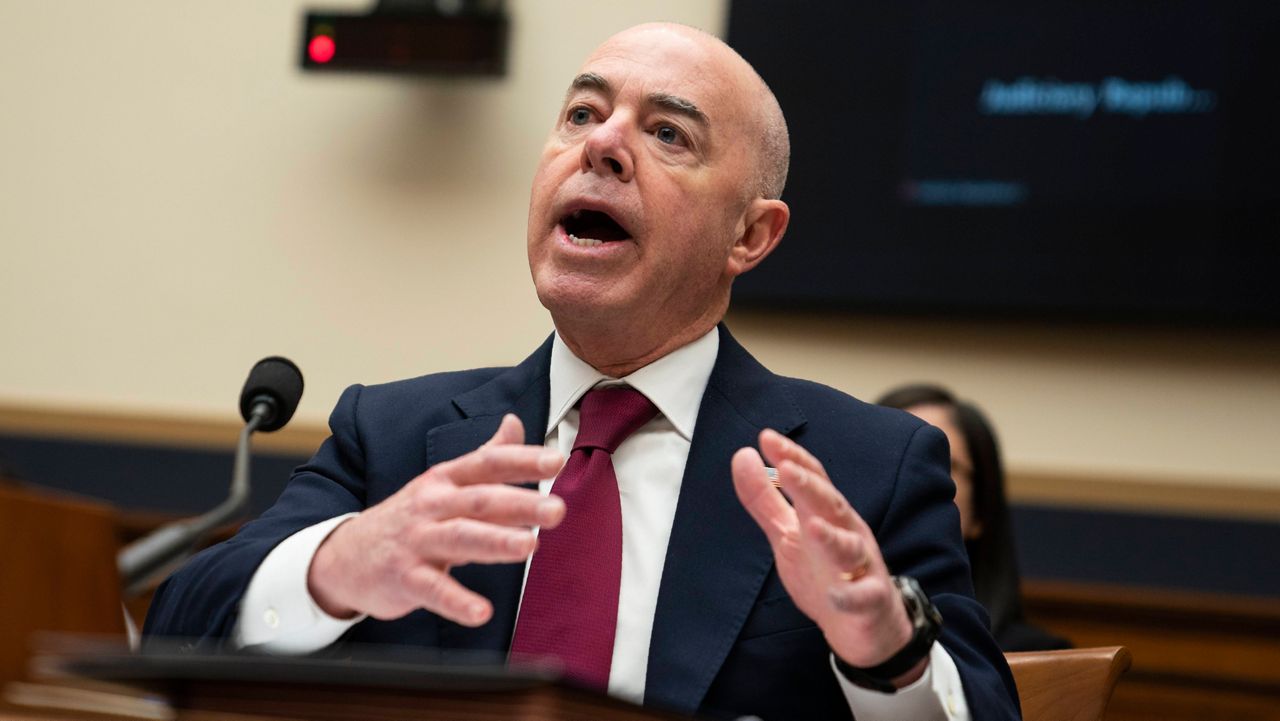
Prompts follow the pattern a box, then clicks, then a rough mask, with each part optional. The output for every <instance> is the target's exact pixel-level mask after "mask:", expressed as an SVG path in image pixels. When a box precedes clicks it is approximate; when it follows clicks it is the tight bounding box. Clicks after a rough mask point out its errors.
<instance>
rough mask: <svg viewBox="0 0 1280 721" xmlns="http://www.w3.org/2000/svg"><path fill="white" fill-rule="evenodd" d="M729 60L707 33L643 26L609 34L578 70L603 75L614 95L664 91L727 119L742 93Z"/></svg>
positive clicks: (737, 111) (711, 115)
mask: <svg viewBox="0 0 1280 721" xmlns="http://www.w3.org/2000/svg"><path fill="white" fill-rule="evenodd" d="M734 60H736V58H734V57H732V55H731V54H730V53H728V52H727V51H726V50H725V49H724V48H720V47H717V46H716V44H715V41H714V40H712V39H710V38H705V39H704V38H699V37H694V36H690V35H687V34H684V33H679V32H676V31H673V30H669V29H665V28H649V29H642V30H635V31H629V32H625V33H622V34H620V35H616V36H614V37H613V38H610V39H609V40H607V41H606V42H605V43H604V44H603V45H601V46H600V47H599V48H597V49H596V51H595V52H594V53H592V54H591V56H590V57H589V58H587V61H586V62H585V63H584V64H583V66H582V69H581V71H580V72H581V73H595V74H597V75H599V76H601V77H603V78H604V79H605V80H606V81H607V82H608V83H609V87H610V89H611V90H612V91H613V92H614V93H615V94H616V95H617V96H618V97H620V98H625V97H626V96H628V95H631V94H634V95H636V96H637V97H643V96H647V95H652V94H655V93H666V94H670V95H674V96H677V97H680V98H682V99H685V100H688V101H690V102H692V103H694V104H695V105H697V106H698V108H699V109H701V110H702V111H703V112H704V113H706V114H707V115H708V117H709V118H710V119H711V120H712V122H713V123H714V122H715V121H716V120H717V119H720V120H721V121H722V122H726V123H727V121H728V120H729V119H731V118H734V117H736V116H738V115H739V114H740V108H739V107H738V104H739V103H740V101H741V97H742V96H743V94H744V93H745V86H744V84H743V83H742V79H741V78H740V77H739V73H738V72H735V71H736V70H738V69H737V68H735V67H734V62H733V61H734ZM739 62H740V61H739Z"/></svg>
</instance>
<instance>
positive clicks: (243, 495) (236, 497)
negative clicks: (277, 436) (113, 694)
mask: <svg viewBox="0 0 1280 721" xmlns="http://www.w3.org/2000/svg"><path fill="white" fill-rule="evenodd" d="M302 389H303V381H302V373H301V371H299V370H298V367H297V366H296V365H294V364H293V362H292V361H290V360H288V359H287V358H281V357H279V356H272V357H270V358H263V359H262V360H260V361H258V362H257V363H256V364H255V365H254V366H253V369H252V370H251V371H250V372H249V379H248V380H247V381H245V385H244V389H243V390H242V391H241V392H240V413H241V415H242V416H243V417H244V419H245V425H244V427H243V428H242V429H241V430H240V438H239V440H238V441H237V442H236V455H235V461H234V464H233V466H232V471H231V490H230V492H229V493H228V494H227V499H226V500H225V501H223V502H222V503H220V504H218V505H217V506H216V507H215V508H213V509H212V510H210V511H208V512H206V513H204V514H201V515H199V516H196V517H195V518H186V519H183V520H180V521H174V522H173V523H170V524H167V525H165V526H162V527H160V528H158V529H156V530H155V531H153V532H152V533H150V534H148V535H146V536H144V537H142V538H140V539H138V540H137V541H134V542H133V543H131V544H129V545H128V546H126V547H124V548H123V549H121V550H120V553H119V554H117V556H116V568H117V569H118V571H119V573H120V580H121V583H122V584H123V585H124V589H125V595H127V596H132V595H136V594H138V593H139V592H141V591H143V590H145V588H146V586H147V584H148V583H149V582H150V581H151V579H152V578H154V577H155V576H156V575H158V574H159V573H161V572H163V571H165V570H166V569H168V567H169V566H170V564H172V563H174V562H175V561H177V560H179V559H181V558H184V557H186V556H187V555H188V554H190V552H191V550H192V548H193V547H194V546H195V545H196V543H198V542H199V541H200V540H201V539H202V538H204V537H205V536H206V535H208V534H209V533H210V532H211V531H213V530H214V529H216V528H217V527H218V526H221V525H222V524H224V523H228V522H230V521H232V520H233V519H235V518H236V517H238V516H239V515H240V513H241V512H242V511H243V510H244V507H245V506H246V505H247V504H248V502H249V458H250V437H251V436H252V435H253V433H254V431H259V430H260V431H266V432H269V431H274V430H278V429H280V428H282V427H284V425H285V424H286V423H288V422H289V419H291V418H292V417H293V412H294V411H295V410H297V408H298V401H300V400H301V399H302Z"/></svg>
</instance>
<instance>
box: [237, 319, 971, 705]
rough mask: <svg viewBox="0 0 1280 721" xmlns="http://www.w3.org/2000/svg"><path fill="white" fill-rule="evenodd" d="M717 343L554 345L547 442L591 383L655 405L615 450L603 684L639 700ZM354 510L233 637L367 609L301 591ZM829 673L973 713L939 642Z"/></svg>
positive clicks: (886, 697)
mask: <svg viewBox="0 0 1280 721" xmlns="http://www.w3.org/2000/svg"><path fill="white" fill-rule="evenodd" d="M719 345H720V337H719V333H718V332H717V331H716V330H715V329H713V330H712V331H711V332H709V333H707V334H706V335H704V336H702V337H701V338H699V339H698V340H696V341H694V342H693V343H690V344H688V345H686V346H684V347H682V348H680V349H678V350H676V351H674V352H672V353H670V354H668V355H666V356H664V357H663V358H660V359H658V360H656V361H654V362H653V363H650V364H649V365H647V366H645V367H644V368H641V369H639V370H637V371H636V372H634V373H632V374H631V375H629V376H626V377H625V378H622V379H613V378H608V377H606V376H605V375H603V374H601V373H600V372H599V371H597V370H596V369H595V368H593V367H591V366H590V365H588V364H587V363H585V362H583V361H582V360H580V359H579V358H577V357H576V356H574V355H573V353H572V352H571V351H570V350H569V348H568V346H566V345H565V344H564V342H563V341H562V340H561V339H560V337H559V335H557V336H556V337H555V340H554V342H553V345H552V348H551V379H550V381H551V402H550V408H549V413H548V418H547V427H546V443H545V444H546V446H547V447H548V448H555V449H557V450H558V451H560V452H561V453H562V454H563V455H564V456H565V457H566V458H567V457H568V456H569V454H570V452H571V451H572V449H573V441H574V439H575V438H576V437H577V434H578V410H577V409H576V408H575V406H576V405H577V402H578V400H579V399H580V398H581V397H582V395H583V394H584V393H586V392H587V391H588V390H590V389H591V388H593V387H595V386H596V385H617V384H625V385H629V386H631V387H632V388H635V389H636V390H638V391H640V392H641V393H643V394H644V395H645V396H646V397H647V398H648V399H649V400H650V401H652V402H653V404H654V405H655V406H657V407H658V410H659V414H658V415H657V417H655V418H654V419H653V420H651V421H649V422H648V423H646V424H645V425H644V426H642V427H641V428H640V429H639V430H638V431H636V432H635V433H634V434H633V435H632V436H630V437H629V438H628V439H627V440H625V441H623V443H622V445H620V446H619V447H618V449H617V451H615V452H614V454H613V465H614V471H615V475H616V476H617V479H618V492H619V495H620V500H621V506H622V576H621V583H620V590H619V596H618V626H617V635H616V637H615V640H614V646H613V663H612V667H611V671H610V674H609V689H608V690H609V694H610V695H611V696H615V697H618V698H622V699H626V700H629V701H633V702H635V703H640V702H641V701H642V700H643V699H644V684H645V676H646V673H647V671H648V662H649V640H650V638H651V636H652V632H653V618H654V615H655V612H656V609H657V605H658V588H659V585H660V583H661V581H662V569H663V564H664V563H665V560H666V555H667V543H668V541H669V540H670V538H671V525H672V523H673V522H674V520H675V512H676V503H677V501H678V500H679V497H680V484H681V480H682V479H683V477H684V467H685V463H686V461H687V460H688V457H689V446H690V442H691V441H692V439H693V431H694V424H695V423H696V422H697V418H698V408H699V406H700V405H701V402H702V395H703V392H704V391H705V390H706V386H707V380H708V379H709V378H710V376H711V369H712V367H713V366H714V365H715V360H716V355H717V353H718V351H719ZM553 480H554V479H545V480H543V481H541V482H540V483H539V486H538V487H539V489H540V490H541V492H542V493H544V494H546V493H548V492H550V491H551V489H552V487H553ZM350 515H354V514H349V515H347V516H339V517H337V518H333V519H330V520H328V521H324V522H322V523H319V524H316V525H315V526H311V527H309V528H306V529H303V530H302V531H299V532H298V533H296V534H294V535H293V536H290V537H289V538H288V539H286V540H285V541H283V542H282V543H281V544H280V545H279V546H277V547H276V548H275V549H274V550H273V551H272V552H271V553H270V554H269V555H268V556H267V557H266V559H264V560H263V562H262V565H260V566H259V567H258V570H257V571H256V572H255V573H254V576H253V579H252V580H251V582H250V584H249V587H248V589H247V590H246V592H245V596H244V600H243V601H242V602H241V608H240V621H239V623H238V624H237V626H236V631H235V642H236V644H237V645H239V646H254V647H256V648H259V649H260V650H265V651H270V652H276V653H307V652H311V651H316V650H319V649H321V648H323V647H325V646H327V645H329V644H330V643H333V642H334V641H335V640H337V639H338V637H339V636H341V635H342V634H343V633H344V632H345V631H346V630H347V629H348V628H349V627H350V626H351V625H353V624H355V623H357V622H359V621H360V620H362V619H363V617H357V618H354V619H349V620H344V619H336V618H333V617H331V616H329V615H328V614H326V613H324V611H323V610H321V609H320V607H319V606H318V605H316V603H315V601H314V600H313V599H312V598H311V595H310V593H308V591H307V570H308V568H309V567H310V563H311V558H312V557H313V556H314V555H315V552H316V549H317V548H319V546H320V543H321V542H322V541H323V540H324V539H325V537H327V536H328V534H329V533H330V532H332V530H333V529H334V528H335V527H337V525H338V524H340V523H341V522H342V521H344V520H346V519H347V518H349V517H350ZM525 573H526V574H527V573H528V564H527V563H526V565H525ZM833 664H834V660H833ZM832 673H833V674H835V675H836V678H837V679H838V680H839V682H840V686H841V688H842V689H843V690H844V693H845V697H846V698H847V699H848V702H849V704H850V707H851V708H852V709H853V711H854V713H855V715H856V716H857V718H858V719H859V720H860V721H877V720H879V719H885V720H886V721H887V720H888V719H905V718H909V719H917V720H920V721H928V720H931V719H939V720H943V719H945V720H946V721H968V719H969V718H970V716H969V710H968V706H967V704H966V703H965V698H964V689H963V687H962V685H961V681H960V676H959V672H958V671H957V670H956V666H955V662H954V661H953V660H952V659H951V656H950V655H949V654H948V653H947V652H946V650H945V649H944V648H943V647H942V646H941V645H940V644H937V643H935V644H934V645H933V648H932V649H931V651H930V664H929V668H928V670H927V671H926V672H925V674H924V676H923V677H922V678H921V679H919V680H918V681H916V682H915V683H913V684H911V685H910V686H908V687H906V688H904V689H901V690H899V691H898V692H897V693H896V694H882V693H878V692H876V691H871V690H868V689H863V688H859V687H857V686H854V685H852V684H850V683H849V682H847V681H846V680H845V679H844V677H843V676H841V675H840V674H839V673H838V672H837V671H835V668H834V665H833V666H832Z"/></svg>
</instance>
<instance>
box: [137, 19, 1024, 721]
mask: <svg viewBox="0 0 1280 721" xmlns="http://www.w3.org/2000/svg"><path fill="white" fill-rule="evenodd" d="M788 154H789V145H788V139H787V135H786V125H785V121H784V120H783V117H782V113H781V110H780V109H779V108H778V105H777V101H776V100H775V99H774V97H773V94H772V93H771V92H770V91H769V89H768V88H767V87H766V86H765V84H764V82H763V81H762V80H761V79H760V78H759V76H758V75H757V74H756V73H755V72H754V70H753V69H752V68H751V67H750V66H749V65H748V64H747V63H746V62H745V61H744V60H743V59H742V58H741V57H739V56H738V55H737V54H736V53H735V52H734V51H733V50H731V49H730V48H729V47H728V46H726V45H724V44H723V43H722V42H720V41H719V40H717V39H715V38H714V37H711V36H709V35H706V34H705V33H702V32H700V31H696V30H692V29H690V28H685V27H681V26H674V25H644V26H639V27H637V28H632V29H630V30H627V31H624V32H622V33H619V34H618V35H616V36H614V37H613V38H610V39H609V40H608V41H606V42H605V43H604V44H603V45H601V46H600V47H599V48H598V49H597V50H596V51H595V52H594V53H593V54H592V55H591V57H590V58H588V60H587V62H586V64H585V65H584V66H583V68H582V70H581V72H580V73H579V74H578V75H577V76H576V77H575V78H574V79H573V81H572V82H571V84H570V88H569V91H568V94H567V96H566V99H565V104H564V107H563V110H562V112H561V114H560V117H559V119H558V120H557V122H556V124H555V127H554V129H553V130H552V133H551V136H550V138H549V139H548V141H547V144H546V146H545V147H544V150H543V154H542V159H541V161H540V163H539V167H538V171H537V174H536V176H535V179H534V184H533V194H532V198H531V201H530V210H529V232H528V254H529V263H530V268H531V271H532V274H533V279H534V284H535V286H536V288H537V291H538V297H539V299H540V300H541V302H542V303H543V305H544V306H546V307H547V309H548V310H549V311H550V312H551V315H552V318H553V320H554V322H555V328H556V332H555V334H554V335H553V336H552V337H551V338H550V339H548V341H547V342H546V343H545V344H543V346H542V347H541V348H539V349H538V350H537V351H535V352H534V354H533V355H531V356H530V357H529V358H528V359H526V360H525V361H524V362H523V363H521V364H520V365H518V366H515V367H513V368H507V369H482V370H473V371H465V372H460V373H448V374H438V375H432V376H426V377H423V378H418V379H413V380H409V381H402V382H399V383H392V384H387V385H383V386H375V387H369V388H363V387H359V386H356V387H353V388H350V389H348V390H347V392H346V393H344V395H343V397H342V399H341V400H340V401H339V403H338V406H337V408H336V409H335V410H334V413H333V416H332V418H331V421H330V424H331V426H332V430H333V436H332V437H331V438H330V439H329V440H328V441H326V442H325V444H324V445H323V447H322V448H321V449H320V451H319V452H318V453H317V455H316V456H315V458H313V459H312V461H311V462H309V463H308V464H307V465H304V466H302V467H301V468H299V469H298V471H297V472H296V473H295V476H294V478H293V479H292V480H291V482H290V485H289V487H288V488H287V489H286V491H285V492H284V494H283V495H282V496H281V498H280V500H279V501H278V502H277V504H276V505H275V506H273V507H272V508H271V509H270V510H268V511H267V512H266V513H265V514H263V516H262V517H261V518H259V519H258V520H256V521H254V522H252V523H250V524H247V525H246V526H245V527H244V528H243V529H242V530H241V532H240V533H239V534H237V536H236V537H234V538H233V539H231V540H230V541H228V542H227V543H225V544H222V545H221V546H218V547H215V548H214V549H210V550H209V551H206V552H205V553H203V554H201V555H200V556H197V557H196V558H195V559H193V561H192V562H191V563H189V564H188V565H187V566H186V567H185V568H184V569H182V570H181V571H180V572H179V573H177V574H175V576H174V577H173V578H172V579H170V580H169V581H167V582H166V584H165V585H164V586H163V587H162V588H161V589H160V591H159V592H158V593H157V596H156V599H155V601H154V603H153V607H152V612H151V614H150V615H149V617H148V619H147V629H146V631H147V633H148V634H150V635H172V636H187V637H194V638H198V639H200V641H199V642H200V643H203V644H206V645H209V646H217V645H219V644H222V643H227V642H230V643H232V644H234V645H238V646H252V647H258V648H262V649H265V650H270V651H275V652H309V651H314V650H318V649H320V648H323V647H325V646H328V645H329V644H332V643H335V642H346V641H361V642H392V643H409V644H419V645H426V646H431V647H434V648H438V649H443V650H444V651H446V652H448V651H451V650H455V649H457V650H471V649H488V650H492V651H495V652H500V653H507V652H508V651H511V652H512V654H513V656H514V655H518V654H520V653H522V652H524V653H532V654H539V655H541V654H549V655H551V656H552V657H556V658H559V659H560V660H561V661H562V662H563V664H564V667H565V671H566V674H567V676H568V678H569V679H571V680H572V681H574V682H576V683H579V684H581V685H585V686H589V687H596V688H599V689H601V690H607V691H608V692H609V693H611V694H613V695H615V696H619V697H622V698H627V699H631V700H634V701H636V702H643V703H645V704H650V705H654V706H661V707H666V708H671V709H676V710H681V711H686V712H697V713H701V714H706V715H710V716H717V717H728V718H733V717H736V716H739V715H743V714H753V715H757V716H760V717H762V718H765V719H809V718H813V719H818V718H849V717H850V716H851V714H856V715H857V717H858V718H859V719H863V720H864V721H865V720H866V719H879V718H910V719H932V718H938V719H944V718H945V719H968V718H982V719H1007V718H1016V717H1017V715H1018V712H1017V701H1016V693H1015V690H1014V687H1013V682H1012V679H1011V677H1010V675H1009V672H1008V668H1007V666H1006V665H1005V664H1004V661H1003V657H1002V656H1001V655H1000V654H999V650H998V649H997V648H996V646H995V644H994V642H993V641H992V640H991V638H990V635H989V633H987V631H986V618H985V616H984V615H983V612H982V611H981V608H980V607H979V606H978V604H977V603H976V602H975V601H974V600H973V598H972V588H971V584H970V581H969V580H968V579H969V576H968V567H967V564H966V560H965V556H964V550H963V546H962V544H961V540H960V533H959V526H958V519H957V516H956V512H955V507H954V505H953V504H952V503H951V497H952V494H953V491H954V489H953V486H952V484H951V482H950V479H949V476H948V472H947V466H946V460H947V451H946V445H945V440H944V438H943V437H942V436H941V434H940V433H939V432H938V431H937V430H936V429H933V428H931V427H929V426H927V425H924V424H922V423H920V422H919V421H916V420H913V419H911V418H910V417H908V416H906V415H905V414H900V413H896V412H894V411H889V410H886V409H878V408H875V407H872V406H868V405H866V404H863V403H861V402H859V401H856V400H854V399H852V398H849V397H848V396H845V395H843V394H841V393H839V392H837V391H834V390H832V389H829V388H826V387H823V386H819V385H817V384H813V383H808V382H805V381H799V380H795V379H788V378H782V377H779V376H775V375H773V374H772V373H770V372H769V371H768V370H766V369H765V368H764V367H762V366H761V365H760V364H759V363H758V362H756V361H755V359H753V358H752V357H751V356H750V355H749V354H748V353H747V352H746V351H745V350H744V349H743V348H742V347H741V346H740V345H738V343H737V342H736V341H735V340H734V339H733V338H732V336H731V335H730V334H729V333H728V331H727V329H725V328H724V326H723V325H722V324H720V320H721V318H722V317H723V316H724V313H725V311H726V309H727V307H728V303H729V296H730V287H731V285H732V282H733V279H734V278H736V277H737V276H738V275H740V274H742V273H744V272H747V271H748V270H750V269H752V268H754V267H755V266H756V265H757V264H759V263H760V261H761V260H763V259H764V258H765V257H766V256H767V255H768V254H769V253H770V252H771V251H772V250H773V248H774V247H775V246H776V245H777V243H778V242H779V241H780V239H781V237H782V235H783V232H784V231H785V229H786V226H787V222H788V219H789V210H788V208H787V206H786V204H785V203H783V202H782V201H781V200H780V199H779V197H780V195H781V192H782V186H783V183H784V182H785V178H786V166H787V157H788ZM619 419H621V420H619ZM602 429H605V430H602ZM757 446H758V450H757ZM566 457H567V458H568V461H567V463H566ZM766 463H767V464H768V465H766ZM562 466H563V469H562ZM557 473H559V475H558V476H557ZM536 479H542V480H541V482H540V483H539V484H538V485H539V488H537V489H533V488H529V487H520V485H519V484H521V483H524V482H528V481H532V480H536ZM601 489H605V490H603V491H602V490H601ZM562 499H563V500H562ZM535 549H536V550H535ZM891 573H892V574H897V575H891ZM910 579H914V580H910ZM935 607H936V609H937V610H938V611H940V613H941V627H940V630H939V623H938V618H937V616H936V615H935V614H934V613H933V609H934V608H935ZM939 633H940V635H939Z"/></svg>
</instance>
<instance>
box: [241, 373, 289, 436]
mask: <svg viewBox="0 0 1280 721" xmlns="http://www.w3.org/2000/svg"><path fill="white" fill-rule="evenodd" d="M300 400H302V371H300V370H298V366H296V365H294V364H293V361H291V360H289V359H288V358H282V357H281V356H271V357H269V358H263V359H262V360H260V361H258V362H257V363H255V364H254V366H253V369H252V370H250V371H249V378H248V380H246V381H245V382H244V390H242V391H240V415H241V416H242V417H243V418H244V420H245V422H246V423H247V422H248V421H249V418H250V417H251V416H252V415H253V407H254V406H255V405H257V404H258V403H259V402H263V401H265V402H267V403H269V404H271V406H272V409H273V411H274V412H273V413H271V414H270V415H268V416H267V417H266V418H265V419H264V420H263V422H262V425H260V426H258V430H260V431H275V430H279V429H281V428H283V427H284V424H286V423H288V422H289V419H290V418H293V412H294V411H296V410H297V409H298V401H300Z"/></svg>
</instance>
